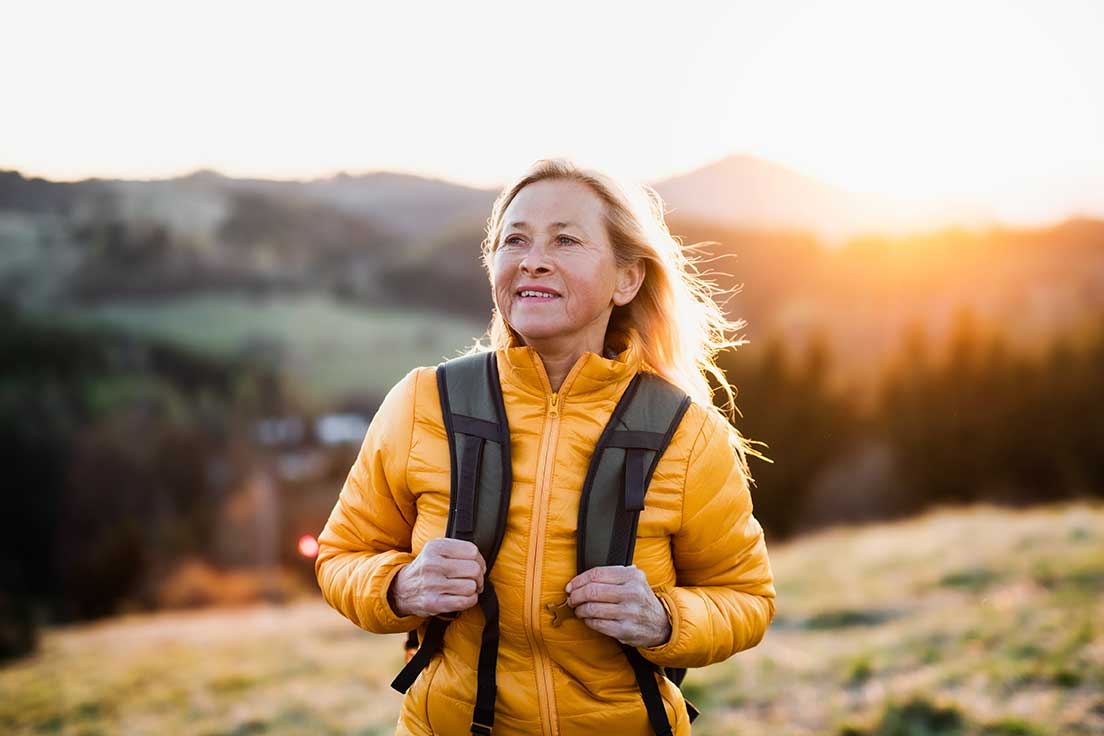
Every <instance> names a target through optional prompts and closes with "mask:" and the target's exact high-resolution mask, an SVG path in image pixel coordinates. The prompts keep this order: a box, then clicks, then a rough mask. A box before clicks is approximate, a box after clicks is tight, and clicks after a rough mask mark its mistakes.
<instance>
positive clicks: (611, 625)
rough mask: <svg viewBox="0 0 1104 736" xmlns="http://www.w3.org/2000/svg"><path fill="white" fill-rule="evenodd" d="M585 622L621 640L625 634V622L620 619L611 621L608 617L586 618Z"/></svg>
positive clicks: (599, 631)
mask: <svg viewBox="0 0 1104 736" xmlns="http://www.w3.org/2000/svg"><path fill="white" fill-rule="evenodd" d="M583 623H584V624H586V625H587V626H589V627H590V628H592V629H594V630H595V631H597V632H598V633H599V634H605V635H606V636H611V637H613V638H614V639H617V640H618V641H620V640H621V639H620V637H622V636H624V624H622V623H621V622H620V621H611V620H610V619H607V618H584V619H583Z"/></svg>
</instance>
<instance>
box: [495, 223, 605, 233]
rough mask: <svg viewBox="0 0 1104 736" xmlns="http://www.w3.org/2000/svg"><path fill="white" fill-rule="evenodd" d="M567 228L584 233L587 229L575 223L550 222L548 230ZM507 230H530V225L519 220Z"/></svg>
mask: <svg viewBox="0 0 1104 736" xmlns="http://www.w3.org/2000/svg"><path fill="white" fill-rule="evenodd" d="M567 227H574V228H578V229H579V230H582V231H583V232H584V233H585V232H586V228H584V227H583V226H582V225H579V224H576V223H574V222H550V223H548V229H549V230H556V229H561V228H567ZM506 229H507V230H528V229H529V223H527V222H522V221H521V220H518V221H516V222H511V223H510V224H509V225H507V226H506Z"/></svg>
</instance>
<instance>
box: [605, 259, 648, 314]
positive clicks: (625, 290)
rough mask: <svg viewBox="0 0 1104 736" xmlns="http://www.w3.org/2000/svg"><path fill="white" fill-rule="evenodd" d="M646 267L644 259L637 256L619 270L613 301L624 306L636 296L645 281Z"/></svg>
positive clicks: (619, 305)
mask: <svg viewBox="0 0 1104 736" xmlns="http://www.w3.org/2000/svg"><path fill="white" fill-rule="evenodd" d="M645 272H646V268H645V266H644V259H643V258H637V259H636V260H635V261H633V262H632V263H631V264H629V265H628V266H625V267H624V268H620V269H618V270H617V286H616V287H615V288H614V290H613V303H614V304H615V305H616V306H618V307H623V306H625V305H626V304H628V303H629V302H631V301H632V300H633V299H635V298H636V292H638V291H640V287H641V285H643V283H644V274H645Z"/></svg>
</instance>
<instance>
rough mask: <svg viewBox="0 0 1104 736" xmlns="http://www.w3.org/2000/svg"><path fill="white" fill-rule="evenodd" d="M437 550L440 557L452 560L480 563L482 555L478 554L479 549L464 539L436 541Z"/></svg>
mask: <svg viewBox="0 0 1104 736" xmlns="http://www.w3.org/2000/svg"><path fill="white" fill-rule="evenodd" d="M436 541H437V542H438V544H437V545H436V546H437V549H438V551H439V552H440V554H441V556H442V557H449V558H451V559H454V560H480V561H482V559H483V555H481V554H479V548H478V547H476V546H475V545H474V544H472V543H471V542H469V541H467V540H466V539H448V538H445V539H438V540H436Z"/></svg>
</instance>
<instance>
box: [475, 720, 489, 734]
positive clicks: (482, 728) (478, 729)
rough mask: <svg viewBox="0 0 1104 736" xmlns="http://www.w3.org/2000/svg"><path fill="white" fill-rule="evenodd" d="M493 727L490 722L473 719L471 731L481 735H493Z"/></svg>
mask: <svg viewBox="0 0 1104 736" xmlns="http://www.w3.org/2000/svg"><path fill="white" fill-rule="evenodd" d="M491 728H492V726H491V725H489V724H486V723H480V722H479V721H472V725H471V732H472V733H474V734H478V735H479V736H491Z"/></svg>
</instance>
